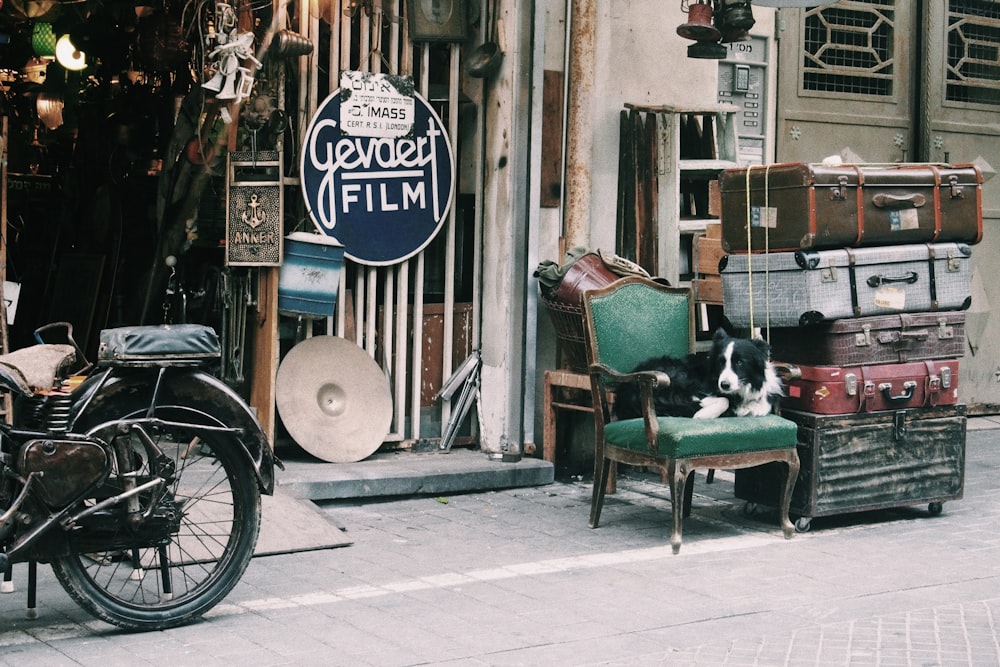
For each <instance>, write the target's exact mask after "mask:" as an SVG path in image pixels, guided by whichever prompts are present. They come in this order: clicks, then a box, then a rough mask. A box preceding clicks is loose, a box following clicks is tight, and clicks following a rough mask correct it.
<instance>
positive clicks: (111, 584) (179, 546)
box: [52, 407, 261, 630]
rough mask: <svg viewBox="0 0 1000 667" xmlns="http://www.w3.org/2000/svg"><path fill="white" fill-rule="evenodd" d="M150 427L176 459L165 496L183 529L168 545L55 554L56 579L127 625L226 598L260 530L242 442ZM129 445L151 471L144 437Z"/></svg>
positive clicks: (157, 625)
mask: <svg viewBox="0 0 1000 667" xmlns="http://www.w3.org/2000/svg"><path fill="white" fill-rule="evenodd" d="M186 412H189V411H187V410H185V408H182V407H177V408H171V409H163V408H161V409H159V410H158V416H160V417H161V418H164V419H170V420H172V421H175V422H181V423H183V422H185V420H186V419H193V418H195V417H194V415H192V414H187V415H186V414H185V413H186ZM107 428H109V429H110V428H114V425H113V424H111V425H109V426H108V427H107ZM98 434H100V431H99V432H98ZM105 435H107V433H106V434H105ZM151 435H152V436H153V439H154V440H155V441H156V442H157V444H158V446H159V447H160V448H161V449H162V450H163V451H164V453H166V455H167V456H168V457H170V458H172V459H173V460H174V461H175V464H176V475H175V478H174V481H173V483H172V484H171V485H170V493H169V494H168V498H172V499H173V502H174V503H175V504H176V509H178V510H179V511H180V512H181V514H182V518H181V519H180V530H179V531H177V532H176V533H175V534H171V535H170V536H169V538H170V539H169V543H168V544H166V545H161V546H139V547H132V548H128V549H122V548H112V549H111V550H108V551H96V552H95V551H93V550H92V549H93V548H92V547H84V548H86V549H90V550H88V551H87V552H86V553H74V554H71V555H69V556H66V557H62V558H58V559H55V560H53V562H52V569H53V571H54V572H55V575H56V578H57V579H58V580H59V582H60V584H61V585H62V586H63V588H64V589H65V590H66V592H67V593H68V594H69V595H70V596H71V597H72V598H73V599H74V600H75V601H76V602H77V603H78V604H79V605H80V606H81V607H83V608H84V609H85V610H86V611H88V612H90V613H91V614H93V615H94V616H96V617H97V618H99V619H101V620H103V621H106V622H108V623H112V624H114V625H117V626H120V627H122V628H126V629H129V630H162V629H165V628H171V627H176V626H179V625H183V624H185V623H189V622H191V621H193V620H194V619H196V618H198V617H200V616H201V615H203V614H204V613H205V612H207V611H208V610H210V609H211V608H212V607H214V606H215V605H216V604H218V603H219V602H220V601H222V599H223V598H224V597H225V596H226V595H227V594H228V593H229V592H230V591H231V590H232V589H233V587H234V586H235V585H236V583H237V582H238V581H239V580H240V578H241V577H242V576H243V573H244V572H245V571H246V568H247V566H248V565H249V563H250V559H251V558H252V557H253V550H254V547H255V545H256V542H257V536H258V534H259V531H260V516H261V500H260V490H259V487H258V486H257V479H256V477H255V475H254V472H253V469H252V467H251V466H250V464H249V462H248V461H247V460H246V457H245V454H244V453H243V452H242V451H240V449H239V446H238V445H237V444H235V443H232V442H229V441H227V440H226V439H225V438H223V437H212V436H208V435H204V434H201V435H197V436H196V435H195V434H194V433H193V432H191V431H190V430H188V429H185V428H181V427H169V428H163V429H160V430H159V431H158V432H156V433H151ZM131 437H132V439H133V440H136V436H134V435H133V436H131ZM108 440H109V441H110V436H108ZM132 448H133V451H134V452H135V453H136V454H135V455H136V457H137V460H139V461H140V462H141V465H142V469H141V474H143V475H146V474H148V473H149V469H148V466H149V462H148V461H146V460H145V454H144V452H143V450H142V448H141V447H140V446H139V445H138V442H135V443H133V447H132ZM114 478H115V477H114V475H112V479H114ZM84 530H85V529H84ZM124 530H125V528H124V527H123V528H122V531H124ZM81 539H87V536H86V535H83V536H81ZM128 539H129V538H128V537H127V536H126V537H123V538H122V540H124V541H127V540H128ZM75 542H76V543H78V542H79V540H78V539H73V540H71V545H72V544H73V543H75ZM118 543H120V542H118ZM76 550H77V549H74V551H76Z"/></svg>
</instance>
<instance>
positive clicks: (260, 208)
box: [226, 151, 284, 266]
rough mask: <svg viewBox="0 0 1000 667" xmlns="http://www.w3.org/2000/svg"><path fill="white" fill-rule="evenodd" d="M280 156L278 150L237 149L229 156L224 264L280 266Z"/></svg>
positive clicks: (281, 234) (281, 236) (281, 235)
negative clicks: (253, 151)
mask: <svg viewBox="0 0 1000 667" xmlns="http://www.w3.org/2000/svg"><path fill="white" fill-rule="evenodd" d="M281 171H282V170H281V156H280V154H279V153H278V152H277V151H258V152H256V153H251V152H249V151H237V152H233V153H230V154H229V156H228V165H227V174H228V177H229V183H228V188H227V189H226V211H227V214H226V264H227V265H228V266H280V265H281V246H282V238H283V237H284V234H283V229H282V217H281V212H282V210H283V208H282V184H281Z"/></svg>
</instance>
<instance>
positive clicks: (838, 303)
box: [719, 243, 972, 327]
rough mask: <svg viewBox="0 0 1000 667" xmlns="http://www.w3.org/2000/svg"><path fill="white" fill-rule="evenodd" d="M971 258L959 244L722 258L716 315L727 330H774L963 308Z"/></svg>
mask: <svg viewBox="0 0 1000 667" xmlns="http://www.w3.org/2000/svg"><path fill="white" fill-rule="evenodd" d="M971 255H972V249H971V248H970V247H969V246H968V245H966V244H964V243H927V244H915V245H902V246H878V247H873V248H856V249H850V248H841V249H837V250H817V251H805V250H800V251H796V252H779V253H768V254H764V255H754V254H741V255H726V256H725V257H723V258H722V260H721V261H720V262H719V272H720V273H721V274H722V293H723V309H724V313H725V316H726V318H727V319H728V320H729V322H730V323H731V324H733V325H736V326H773V327H795V326H808V325H813V324H819V323H820V322H823V321H825V320H838V319H843V318H846V317H867V316H871V315H883V314H893V313H904V312H905V313H919V312H926V311H939V310H965V309H967V308H968V307H969V306H970V305H971V303H972V297H971V292H972V285H971V273H972V270H971V266H970V261H969V258H970V257H971Z"/></svg>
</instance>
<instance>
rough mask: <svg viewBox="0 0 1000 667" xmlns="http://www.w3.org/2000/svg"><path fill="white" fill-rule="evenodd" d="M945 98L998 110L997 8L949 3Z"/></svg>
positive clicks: (978, 2)
mask: <svg viewBox="0 0 1000 667" xmlns="http://www.w3.org/2000/svg"><path fill="white" fill-rule="evenodd" d="M945 87H946V89H945V98H946V99H947V100H949V101H953V102H968V103H972V104H989V105H992V106H1000V4H998V3H996V2H988V1H986V0H949V2H948V70H947V79H946V81H945Z"/></svg>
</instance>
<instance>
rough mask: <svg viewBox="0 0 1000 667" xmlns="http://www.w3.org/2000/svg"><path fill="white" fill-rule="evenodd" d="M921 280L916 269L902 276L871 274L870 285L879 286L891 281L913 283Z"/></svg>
mask: <svg viewBox="0 0 1000 667" xmlns="http://www.w3.org/2000/svg"><path fill="white" fill-rule="evenodd" d="M917 280H919V276H918V275H917V272H916V271H907V272H906V273H904V274H903V275H901V276H869V278H868V286H869V287H878V286H880V285H888V284H889V283H906V284H908V285H912V284H913V283H915V282H917Z"/></svg>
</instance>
